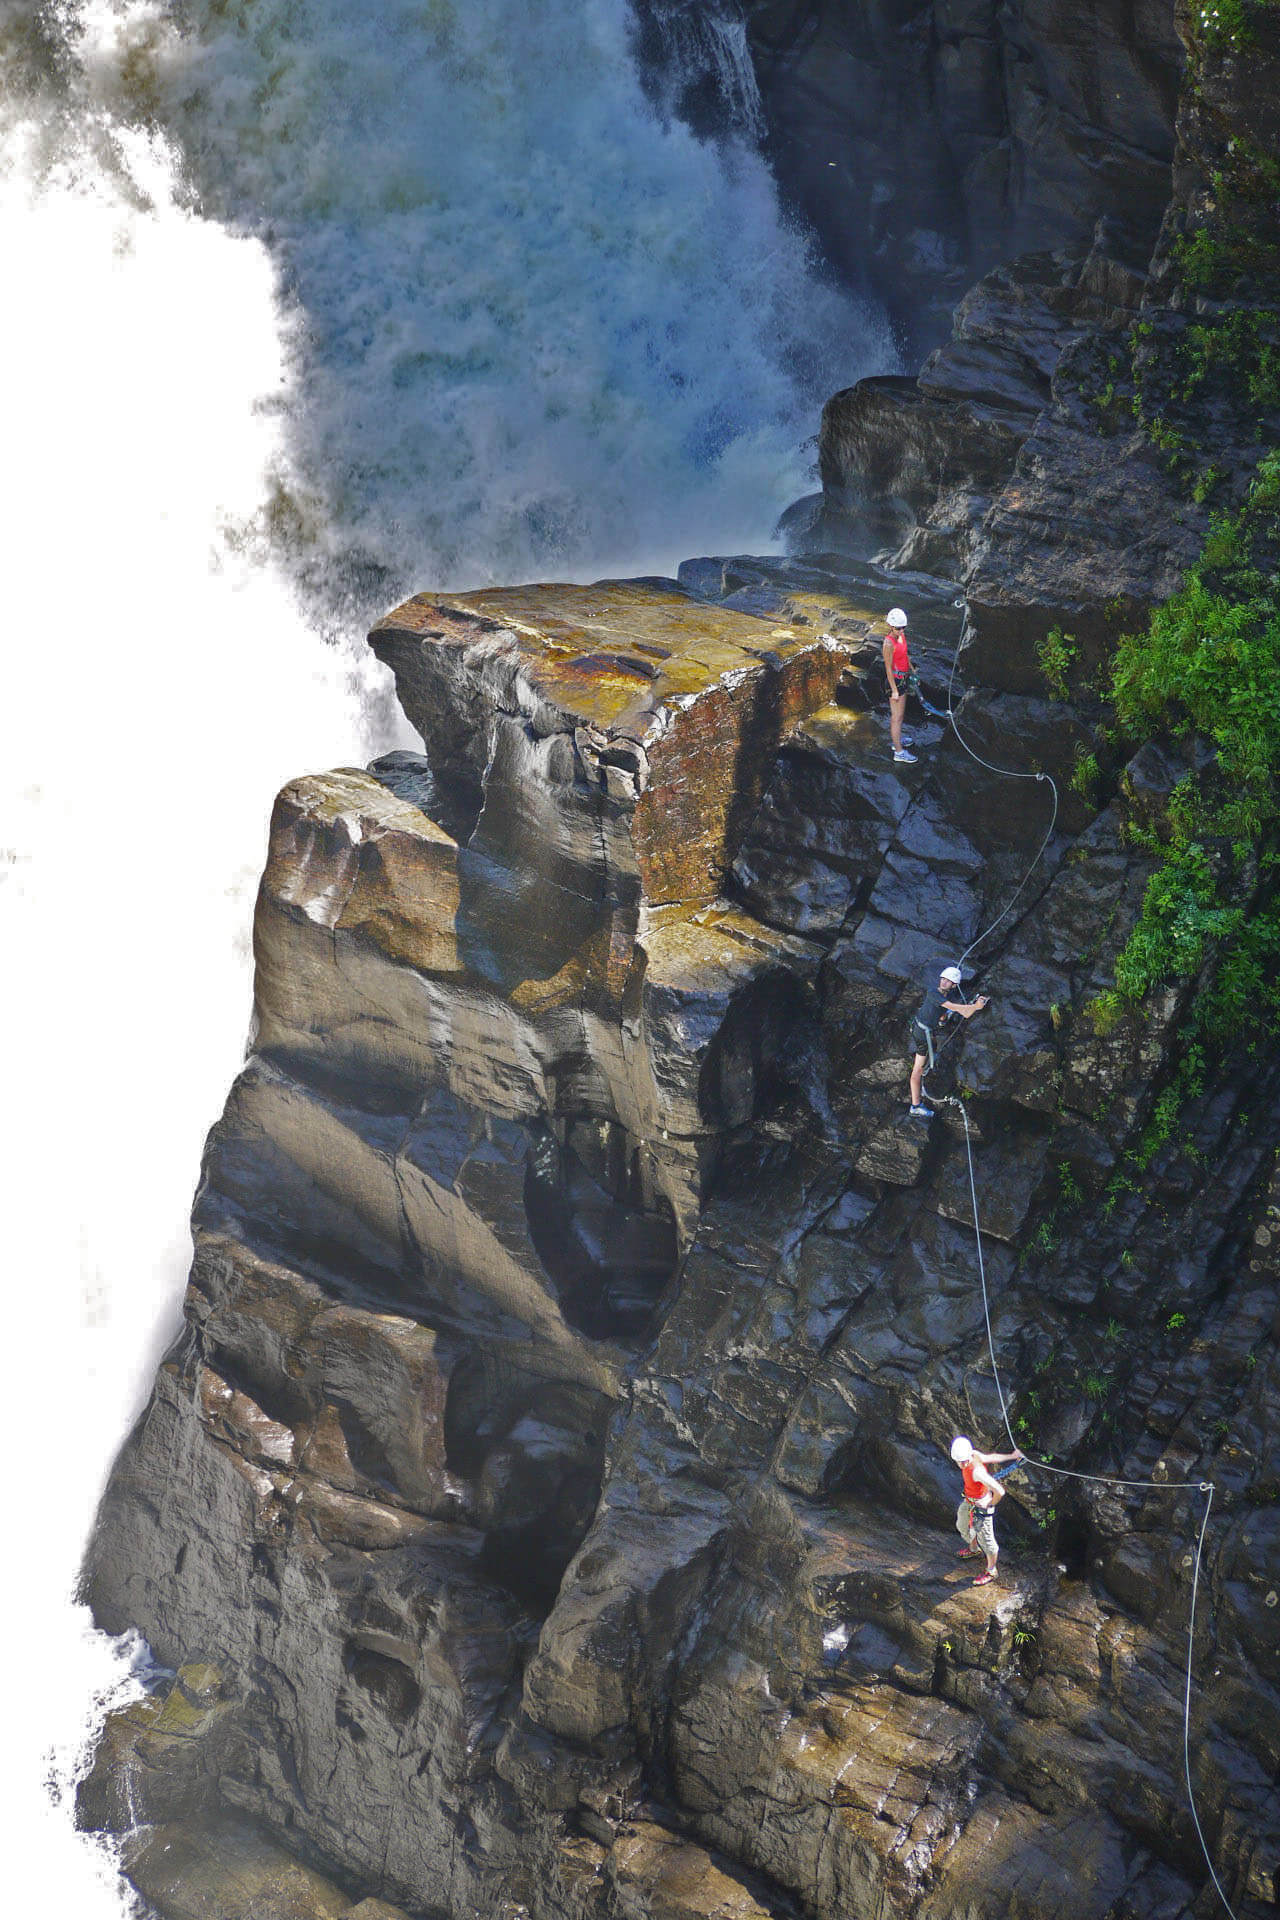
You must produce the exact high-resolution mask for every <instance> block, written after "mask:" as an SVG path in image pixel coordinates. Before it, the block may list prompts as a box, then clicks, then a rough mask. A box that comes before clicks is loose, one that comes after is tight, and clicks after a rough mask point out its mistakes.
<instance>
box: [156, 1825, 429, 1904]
mask: <svg viewBox="0 0 1280 1920" xmlns="http://www.w3.org/2000/svg"><path fill="white" fill-rule="evenodd" d="M126 1864H127V1867H128V1872H129V1877H130V1879H131V1880H132V1881H133V1882H134V1884H135V1885H136V1886H137V1887H138V1889H139V1891H140V1892H141V1893H142V1895H143V1897H144V1898H145V1899H146V1900H148V1901H150V1902H151V1904H152V1905H153V1906H154V1907H155V1908H157V1909H158V1910H159V1912H160V1913H162V1914H163V1915H164V1916H165V1920H343V1916H345V1915H348V1914H350V1915H358V1916H359V1920H404V1916H403V1914H401V1913H400V1911H399V1909H398V1908H395V1907H389V1906H387V1905H386V1903H385V1902H383V1901H366V1902H361V1903H360V1905H359V1906H353V1905H352V1904H351V1902H350V1901H349V1900H348V1899H347V1898H346V1896H345V1895H344V1894H343V1893H342V1892H341V1891H340V1890H339V1889H338V1888H337V1887H336V1886H334V1885H333V1884H332V1882H330V1881H328V1880H325V1879H324V1878H323V1877H322V1876H321V1875H320V1874H318V1873H314V1872H312V1871H311V1869H310V1868H308V1867H304V1866H303V1865H302V1864H301V1863H300V1862H299V1861H297V1860H295V1859H293V1858H292V1857H291V1856H290V1855H289V1854H287V1853H286V1852H285V1851H284V1850H283V1849H282V1848H280V1847H278V1846H275V1845H273V1844H272V1842H271V1841H269V1840H267V1839H266V1838H264V1837H263V1836H262V1835H261V1834H259V1833H257V1832H255V1831H254V1830H253V1828H251V1827H249V1826H246V1825H236V1824H232V1823H230V1822H227V1823H225V1824H219V1825H217V1826H214V1827H209V1828H194V1829H192V1828H187V1827H178V1826H172V1825H169V1826H160V1827H157V1828H156V1829H155V1830H154V1832H152V1833H149V1834H148V1835H147V1837H146V1838H145V1839H144V1840H142V1841H141V1842H140V1843H138V1844H135V1845H134V1846H131V1847H130V1848H129V1849H128V1851H127V1853H126Z"/></svg>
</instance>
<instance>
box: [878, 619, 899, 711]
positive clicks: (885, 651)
mask: <svg viewBox="0 0 1280 1920" xmlns="http://www.w3.org/2000/svg"><path fill="white" fill-rule="evenodd" d="M880 652H881V654H882V655H883V658H884V677H885V679H886V680H887V681H888V682H889V693H890V696H891V697H895V698H896V696H897V692H898V682H897V678H896V676H895V674H894V671H893V635H892V634H891V633H886V635H885V637H884V643H883V645H882V646H881V648H880Z"/></svg>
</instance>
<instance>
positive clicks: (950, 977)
mask: <svg viewBox="0 0 1280 1920" xmlns="http://www.w3.org/2000/svg"><path fill="white" fill-rule="evenodd" d="M939 978H940V979H942V980H946V981H947V982H948V983H949V984H950V985H951V986H953V987H958V986H959V985H960V982H961V981H962V980H963V979H964V975H963V974H962V973H961V971H960V969H959V967H944V968H943V969H942V972H941V974H940V975H939Z"/></svg>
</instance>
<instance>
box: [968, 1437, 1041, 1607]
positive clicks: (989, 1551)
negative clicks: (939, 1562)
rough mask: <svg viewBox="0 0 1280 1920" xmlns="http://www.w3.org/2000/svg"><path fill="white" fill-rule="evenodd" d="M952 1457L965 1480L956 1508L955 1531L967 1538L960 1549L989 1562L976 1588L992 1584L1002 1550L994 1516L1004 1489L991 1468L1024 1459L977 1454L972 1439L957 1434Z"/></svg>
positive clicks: (1013, 1454)
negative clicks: (983, 1555) (999, 1545)
mask: <svg viewBox="0 0 1280 1920" xmlns="http://www.w3.org/2000/svg"><path fill="white" fill-rule="evenodd" d="M951 1458H952V1459H953V1460H954V1461H955V1463H956V1465H957V1466H958V1467H959V1469H960V1472H961V1475H962V1477H963V1479H964V1499H963V1500H962V1501H961V1502H960V1505H959V1506H958V1507H957V1508H956V1532H957V1533H958V1534H959V1535H960V1538H961V1539H962V1540H963V1541H964V1545H963V1546H962V1547H961V1549H960V1552H961V1554H962V1555H964V1556H965V1557H968V1556H970V1555H973V1554H978V1553H983V1554H985V1555H986V1558H987V1564H986V1567H985V1568H984V1570H983V1571H982V1572H981V1573H980V1574H979V1575H978V1577H977V1579H976V1580H975V1581H974V1583H973V1584H974V1586H975V1587H985V1586H989V1585H990V1583H991V1582H992V1581H993V1580H994V1579H995V1577H996V1562H997V1561H998V1560H999V1558H1000V1549H999V1547H998V1546H997V1545H996V1530H995V1522H994V1519H993V1515H994V1513H995V1508H996V1502H997V1500H1003V1499H1004V1488H1003V1487H1002V1486H1001V1485H1000V1482H999V1481H998V1480H997V1479H996V1477H995V1475H994V1474H993V1473H988V1471H987V1469H988V1467H999V1466H1002V1465H1003V1464H1004V1463H1005V1462H1006V1461H1008V1460H1021V1459H1023V1458H1025V1456H1024V1455H1023V1454H1021V1453H978V1452H976V1451H975V1449H974V1445H973V1442H972V1441H971V1440H967V1439H966V1438H965V1436H964V1435H963V1434H962V1433H961V1434H957V1435H956V1438H955V1439H954V1440H953V1441H952V1442H951Z"/></svg>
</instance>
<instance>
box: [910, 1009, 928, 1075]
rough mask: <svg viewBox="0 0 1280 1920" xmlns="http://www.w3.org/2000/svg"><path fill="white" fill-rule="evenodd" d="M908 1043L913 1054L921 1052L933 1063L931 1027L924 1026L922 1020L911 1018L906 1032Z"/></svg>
mask: <svg viewBox="0 0 1280 1920" xmlns="http://www.w3.org/2000/svg"><path fill="white" fill-rule="evenodd" d="M907 1040H908V1044H909V1046H910V1049H911V1052H912V1053H913V1054H917V1053H922V1054H924V1056H925V1058H926V1059H927V1060H928V1062H929V1065H930V1066H932V1065H933V1029H932V1027H926V1026H925V1024H924V1022H923V1020H913V1021H912V1022H911V1026H910V1029H909V1030H908V1034H907Z"/></svg>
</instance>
